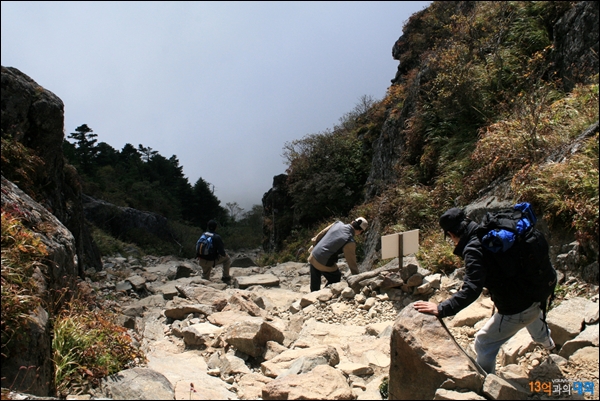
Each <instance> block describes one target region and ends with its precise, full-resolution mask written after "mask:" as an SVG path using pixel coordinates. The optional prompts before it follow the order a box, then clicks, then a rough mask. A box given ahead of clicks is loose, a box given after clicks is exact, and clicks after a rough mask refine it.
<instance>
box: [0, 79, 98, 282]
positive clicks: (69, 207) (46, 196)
mask: <svg viewBox="0 0 600 401" xmlns="http://www.w3.org/2000/svg"><path fill="white" fill-rule="evenodd" d="M1 68H2V77H1V82H2V98H1V101H2V118H1V121H2V136H3V137H5V136H8V137H10V138H12V140H13V141H16V142H19V143H21V144H23V145H24V146H25V147H26V148H28V149H29V150H30V151H31V152H33V155H35V156H37V157H38V158H39V160H41V162H42V165H41V166H38V167H37V169H35V170H34V171H30V172H29V174H28V176H27V177H24V176H23V175H22V174H20V172H19V169H18V168H17V167H18V166H3V167H2V173H3V175H4V176H5V177H6V178H7V179H8V180H10V181H12V182H14V183H15V184H16V185H18V186H19V187H20V189H21V190H23V191H24V192H26V193H27V194H28V195H29V196H31V197H32V198H34V199H35V200H36V201H38V202H39V203H40V204H41V205H42V206H43V207H45V208H46V209H47V210H49V211H51V212H52V214H54V215H55V216H56V217H57V218H58V220H60V221H61V222H62V223H63V224H64V225H65V226H66V227H67V228H68V229H69V231H71V233H72V234H73V236H74V238H75V243H76V251H77V257H78V260H79V267H80V270H79V271H78V274H80V275H81V276H83V270H84V269H86V268H90V267H92V268H96V269H100V268H101V267H102V263H101V261H100V253H99V252H98V249H97V247H96V246H95V244H94V242H93V240H92V238H91V235H90V233H89V230H88V228H87V226H86V224H85V219H84V215H83V206H82V201H81V190H80V186H79V183H78V178H77V173H76V172H75V170H74V169H73V168H72V167H70V166H68V165H66V164H65V160H64V156H63V150H62V143H63V139H64V131H63V125H64V105H63V102H62V100H60V99H59V98H58V97H57V96H56V95H55V94H54V93H52V92H50V91H48V90H47V89H44V88H43V87H42V86H40V85H38V84H37V83H36V82H35V81H34V80H33V79H31V78H30V77H28V76H27V75H25V74H24V73H22V72H21V71H19V70H18V69H16V68H12V67H1ZM11 167H12V168H11Z"/></svg>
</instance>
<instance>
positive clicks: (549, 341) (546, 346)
mask: <svg viewBox="0 0 600 401" xmlns="http://www.w3.org/2000/svg"><path fill="white" fill-rule="evenodd" d="M539 344H541V345H542V347H544V349H545V350H546V351H552V350H553V349H554V348H556V345H555V344H554V341H553V340H552V337H550V336H548V338H547V339H546V341H542V342H541V343H539Z"/></svg>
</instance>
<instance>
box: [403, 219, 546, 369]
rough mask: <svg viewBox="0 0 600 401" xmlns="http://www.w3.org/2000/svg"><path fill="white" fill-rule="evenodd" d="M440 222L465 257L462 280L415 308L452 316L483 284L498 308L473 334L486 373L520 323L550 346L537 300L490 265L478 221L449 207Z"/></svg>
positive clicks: (458, 251) (468, 301) (419, 302)
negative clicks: (443, 297)
mask: <svg viewBox="0 0 600 401" xmlns="http://www.w3.org/2000/svg"><path fill="white" fill-rule="evenodd" d="M440 226H441V227H442V229H443V230H444V236H450V238H451V239H452V241H453V242H454V245H455V248H454V254H455V255H457V256H459V257H461V258H462V259H464V261H465V275H464V278H463V281H464V282H463V285H462V288H461V290H460V291H458V292H456V293H455V294H454V295H453V296H452V297H451V298H449V299H447V300H445V301H444V302H442V303H440V304H439V305H437V304H435V303H433V302H426V301H418V302H415V303H414V307H415V309H417V310H418V311H419V312H422V313H429V314H432V315H435V316H438V317H440V318H443V317H447V316H453V315H455V314H456V313H458V312H459V311H460V310H462V309H464V308H466V307H467V306H469V305H470V304H471V303H473V302H474V301H475V300H476V299H477V298H478V297H479V295H480V294H481V291H482V290H483V288H484V287H485V288H487V289H488V291H489V292H490V295H491V298H492V301H494V306H495V308H496V309H497V310H498V312H497V313H494V315H493V316H492V317H491V319H490V320H489V321H488V322H487V323H486V324H485V326H484V327H483V328H482V329H481V330H479V332H477V334H476V335H475V352H476V353H477V363H479V365H480V366H481V367H482V368H483V369H484V370H485V371H486V372H488V373H494V372H495V367H496V355H497V354H498V351H499V350H500V347H501V346H502V344H504V343H505V342H506V341H508V340H509V339H510V338H511V337H512V336H514V335H515V334H516V333H517V332H518V331H519V330H521V329H522V328H523V327H526V328H527V330H528V331H529V334H530V335H531V337H532V338H533V340H534V341H536V342H538V343H541V344H542V346H543V347H544V348H546V349H548V350H550V349H552V348H554V342H553V341H552V337H550V329H549V328H548V325H547V324H545V322H544V319H543V314H542V310H541V308H540V303H539V302H534V303H532V302H531V300H528V299H527V297H526V296H524V295H526V294H523V291H520V290H518V288H517V285H518V284H519V283H516V282H515V280H514V279H513V280H507V279H504V278H503V277H501V272H499V271H498V270H497V269H493V268H492V266H493V263H491V261H490V259H489V258H490V257H491V255H490V254H489V252H487V251H485V250H484V248H483V246H482V245H481V242H480V241H479V238H478V237H477V234H476V231H477V228H478V227H479V225H478V224H477V223H475V222H473V221H471V220H469V219H468V218H466V216H465V214H464V212H463V211H462V210H461V209H458V208H452V209H450V210H448V211H447V212H446V213H444V214H443V215H442V216H441V217H440Z"/></svg>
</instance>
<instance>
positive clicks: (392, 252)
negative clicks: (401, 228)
mask: <svg viewBox="0 0 600 401" xmlns="http://www.w3.org/2000/svg"><path fill="white" fill-rule="evenodd" d="M418 251H419V230H411V231H405V232H403V233H397V234H390V235H384V236H382V237H381V259H390V258H396V257H400V258H402V257H403V256H406V255H411V254H413V253H417V252H418Z"/></svg>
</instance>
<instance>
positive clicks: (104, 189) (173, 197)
mask: <svg viewBox="0 0 600 401" xmlns="http://www.w3.org/2000/svg"><path fill="white" fill-rule="evenodd" d="M97 137H98V135H97V134H95V133H94V131H93V129H92V128H90V127H89V126H88V125H87V124H83V125H80V126H79V127H77V128H76V129H75V132H72V133H70V134H69V135H68V138H69V139H71V140H72V142H70V141H68V140H66V139H65V140H64V142H63V151H64V155H65V157H66V159H67V161H68V162H69V163H70V164H72V165H73V166H75V167H76V168H77V171H78V172H79V175H80V176H81V180H82V190H83V192H84V193H85V194H86V195H89V196H92V197H95V198H98V199H102V200H105V201H107V202H110V203H112V204H115V205H117V206H123V207H131V208H134V209H138V210H143V211H150V212H154V213H158V214H160V215H162V216H164V217H166V218H167V219H169V220H170V221H174V222H179V223H183V224H186V225H188V226H193V227H198V228H201V229H205V228H206V226H207V223H208V221H209V220H211V219H215V220H217V221H218V222H219V224H220V226H221V227H222V230H221V231H222V232H224V233H227V235H228V236H229V237H230V240H229V241H228V243H227V245H228V246H229V247H232V248H239V247H246V248H248V247H256V246H258V244H260V241H261V237H262V207H261V206H260V205H255V206H254V207H253V208H252V210H250V211H248V212H245V213H244V210H243V209H242V208H240V207H239V205H238V204H237V202H234V203H227V204H226V207H223V206H221V201H220V200H219V199H217V197H216V196H215V194H214V190H213V187H212V185H211V184H210V183H208V182H206V181H205V180H204V179H203V178H202V177H200V178H199V179H198V180H197V181H196V183H195V184H194V185H193V186H192V185H191V184H190V183H189V182H188V179H187V178H186V177H185V176H184V174H183V166H181V165H180V164H179V160H178V159H177V157H176V156H175V155H173V156H171V157H170V158H168V159H167V158H166V157H164V156H162V155H161V154H160V153H159V152H158V151H156V150H153V149H152V148H151V147H149V146H144V145H142V144H139V145H138V147H137V148H136V147H134V146H133V145H132V144H130V143H127V144H125V146H123V149H121V150H120V151H118V150H115V149H114V148H113V147H112V146H110V145H109V144H107V143H106V142H98V139H97ZM188 242H189V240H188Z"/></svg>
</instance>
